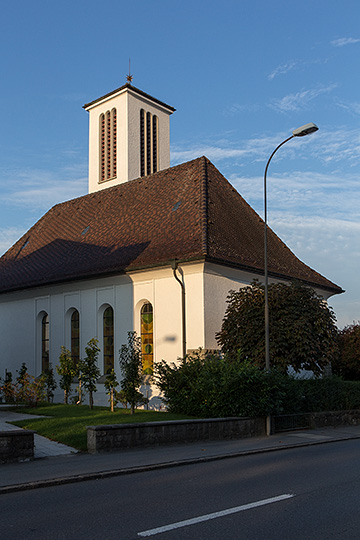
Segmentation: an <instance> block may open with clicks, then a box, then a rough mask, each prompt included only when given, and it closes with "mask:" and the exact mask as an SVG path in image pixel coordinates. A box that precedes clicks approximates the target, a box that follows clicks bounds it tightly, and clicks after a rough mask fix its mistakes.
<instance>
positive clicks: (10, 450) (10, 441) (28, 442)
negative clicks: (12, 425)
mask: <svg viewBox="0 0 360 540" xmlns="http://www.w3.org/2000/svg"><path fill="white" fill-rule="evenodd" d="M32 457H34V431H30V430H26V429H14V430H11V431H0V462H5V461H15V460H18V459H29V458H32Z"/></svg>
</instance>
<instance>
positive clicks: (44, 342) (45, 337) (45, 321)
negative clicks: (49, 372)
mask: <svg viewBox="0 0 360 540" xmlns="http://www.w3.org/2000/svg"><path fill="white" fill-rule="evenodd" d="M49 344H50V340H49V315H48V314H47V313H45V314H44V315H43V318H42V319H41V371H45V370H46V369H49V365H50V362H49V350H50V347H49Z"/></svg>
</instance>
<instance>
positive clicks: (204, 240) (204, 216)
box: [200, 156, 209, 256]
mask: <svg viewBox="0 0 360 540" xmlns="http://www.w3.org/2000/svg"><path fill="white" fill-rule="evenodd" d="M200 160H201V164H202V177H201V184H200V225H201V251H202V254H203V255H205V256H206V255H208V251H209V250H208V217H209V216H208V175H207V160H206V157H205V156H202V157H201V158H200Z"/></svg>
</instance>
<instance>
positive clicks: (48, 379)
mask: <svg viewBox="0 0 360 540" xmlns="http://www.w3.org/2000/svg"><path fill="white" fill-rule="evenodd" d="M42 377H43V379H44V389H45V392H46V399H47V401H48V403H51V402H52V401H53V399H54V390H55V389H56V388H57V384H56V381H55V377H54V370H53V368H52V367H51V366H49V367H48V368H46V369H45V370H44V372H43V373H42Z"/></svg>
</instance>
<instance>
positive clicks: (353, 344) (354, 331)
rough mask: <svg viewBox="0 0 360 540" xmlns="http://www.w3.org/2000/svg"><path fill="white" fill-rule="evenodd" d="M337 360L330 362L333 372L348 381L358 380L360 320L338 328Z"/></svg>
mask: <svg viewBox="0 0 360 540" xmlns="http://www.w3.org/2000/svg"><path fill="white" fill-rule="evenodd" d="M339 350H340V354H339V357H338V359H337V360H335V361H334V362H333V364H332V369H333V373H335V374H336V375H339V376H341V377H343V378H344V379H346V380H348V381H359V380H360V321H358V322H353V324H350V325H348V326H345V328H343V329H342V330H339Z"/></svg>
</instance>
